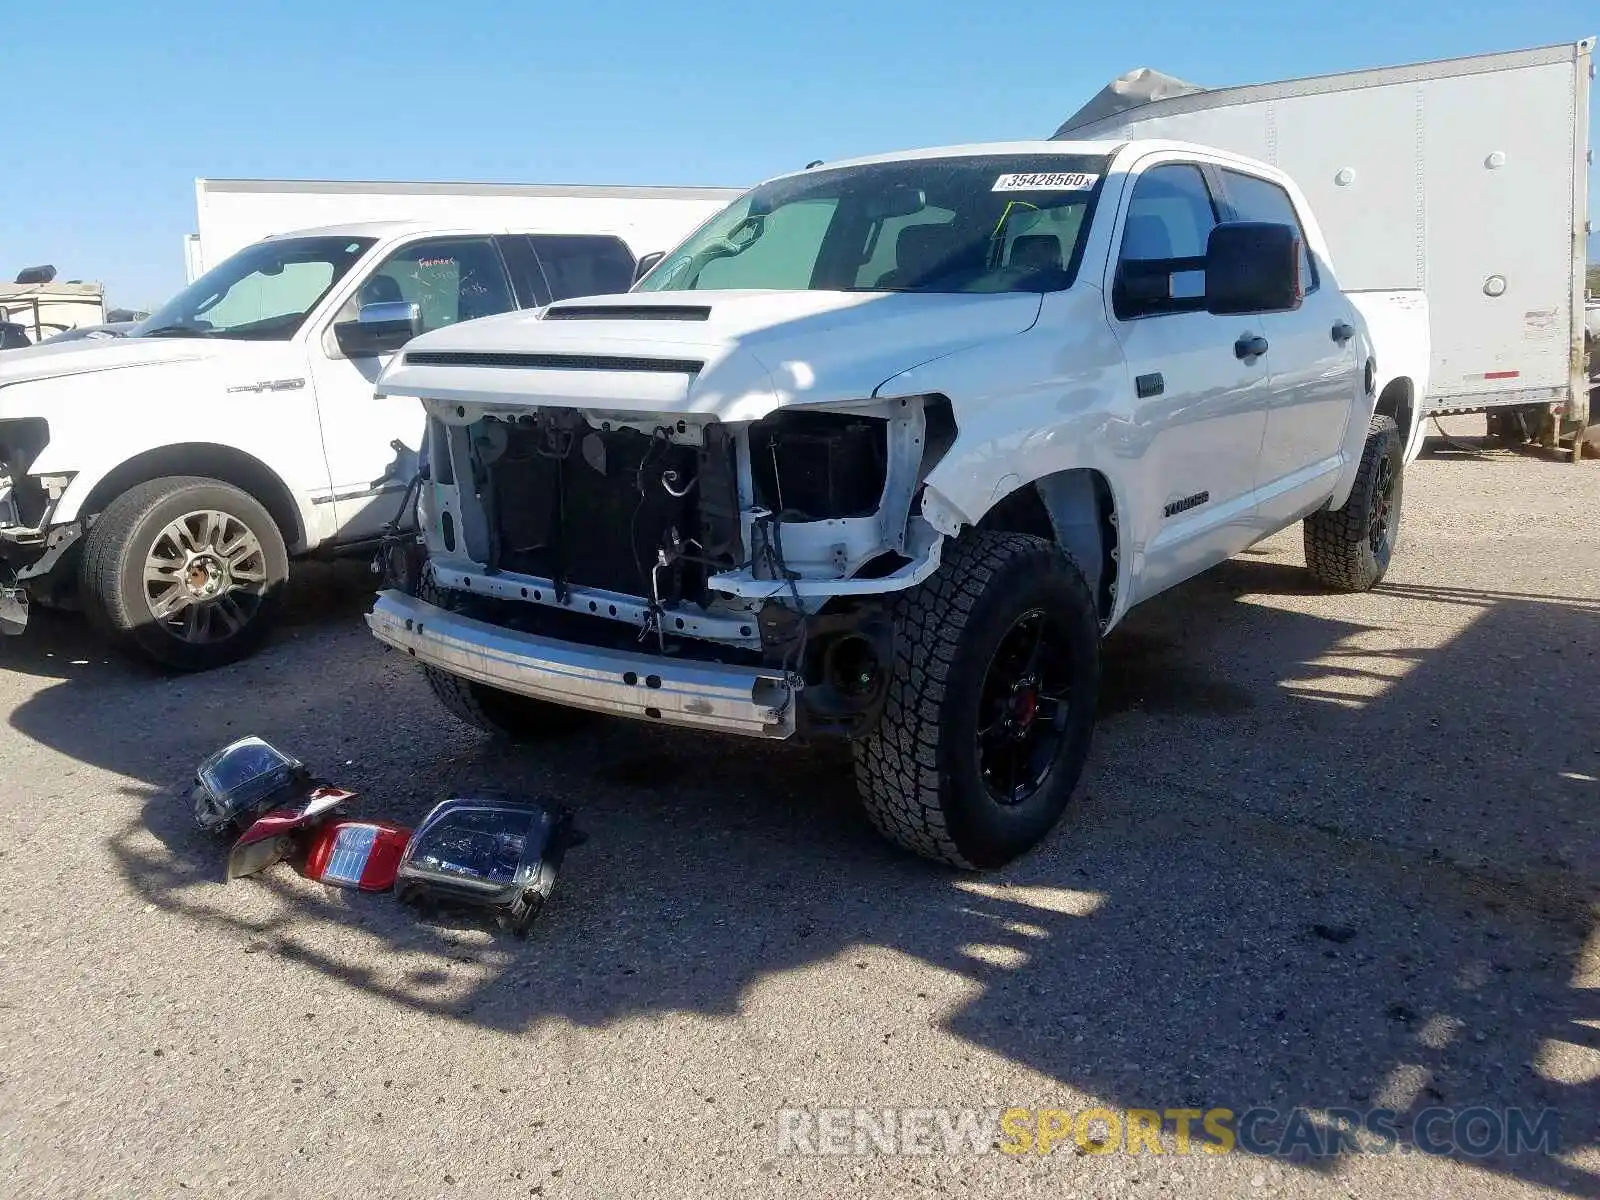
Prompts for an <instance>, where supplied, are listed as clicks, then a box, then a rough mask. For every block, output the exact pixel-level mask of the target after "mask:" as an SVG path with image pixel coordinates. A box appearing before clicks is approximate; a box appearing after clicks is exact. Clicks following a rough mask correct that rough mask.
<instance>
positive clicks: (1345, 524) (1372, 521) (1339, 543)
mask: <svg viewBox="0 0 1600 1200" xmlns="http://www.w3.org/2000/svg"><path fill="white" fill-rule="evenodd" d="M1404 454H1405V447H1404V445H1403V444H1402V443H1401V441H1400V429H1399V427H1398V426H1397V425H1396V424H1395V422H1394V418H1393V417H1387V416H1384V417H1373V418H1372V424H1371V425H1370V426H1369V428H1368V430H1367V442H1366V445H1365V446H1364V447H1363V448H1362V451H1361V466H1360V468H1359V469H1358V470H1357V472H1356V482H1355V486H1354V487H1352V488H1351V489H1350V498H1349V499H1348V500H1346V501H1345V504H1344V507H1343V508H1341V509H1338V510H1337V511H1329V510H1326V509H1324V510H1323V511H1321V512H1315V513H1312V514H1311V515H1310V516H1309V517H1307V518H1306V519H1305V525H1304V537H1305V549H1306V566H1307V567H1309V568H1310V570H1311V573H1312V574H1313V575H1315V576H1316V578H1317V582H1319V583H1321V584H1322V585H1323V586H1324V587H1326V588H1330V589H1332V590H1333V591H1336V592H1365V591H1368V590H1370V589H1371V588H1374V587H1376V586H1377V585H1378V583H1379V582H1380V581H1381V580H1382V579H1383V577H1384V575H1385V574H1387V573H1388V570H1389V562H1390V559H1391V558H1392V557H1393V556H1394V549H1395V546H1396V545H1397V544H1398V542H1399V537H1400V503H1401V499H1402V497H1403V494H1404V491H1405V473H1404V469H1405V464H1404V463H1403V462H1402V461H1401V460H1402V458H1403V457H1404Z"/></svg>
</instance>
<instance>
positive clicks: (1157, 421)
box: [1108, 156, 1268, 599]
mask: <svg viewBox="0 0 1600 1200" xmlns="http://www.w3.org/2000/svg"><path fill="white" fill-rule="evenodd" d="M1146 161H1147V162H1148V161H1150V160H1146ZM1135 170H1136V172H1137V173H1136V174H1135V176H1134V178H1133V180H1132V184H1131V191H1130V193H1129V199H1128V201H1127V203H1126V205H1125V208H1124V211H1123V213H1122V214H1121V225H1120V228H1119V229H1118V230H1117V231H1116V233H1115V234H1114V239H1115V241H1114V244H1116V245H1117V246H1118V252H1117V258H1116V263H1115V265H1114V267H1113V271H1112V278H1111V279H1110V280H1109V281H1108V292H1109V296H1110V303H1109V305H1108V307H1109V309H1110V314H1109V315H1110V317H1111V324H1112V328H1113V329H1114V330H1115V331H1116V335H1117V339H1118V341H1119V342H1120V343H1121V344H1122V349H1123V354H1124V357H1125V358H1126V360H1127V367H1128V374H1129V376H1130V380H1129V382H1130V386H1131V389H1132V392H1133V400H1132V402H1131V403H1132V406H1133V407H1132V412H1131V420H1130V422H1129V428H1128V431H1127V433H1126V434H1125V437H1126V439H1127V452H1128V453H1129V454H1130V455H1133V456H1136V457H1139V458H1140V459H1142V463H1141V465H1140V466H1139V467H1138V468H1137V470H1136V471H1134V472H1133V477H1134V478H1137V479H1139V480H1142V481H1143V482H1142V485H1141V491H1142V495H1141V496H1139V497H1138V498H1137V499H1136V500H1135V504H1136V507H1137V510H1138V511H1137V512H1136V514H1135V515H1136V517H1137V519H1138V522H1139V529H1138V533H1137V538H1138V541H1139V542H1140V543H1142V546H1143V550H1144V559H1143V564H1142V567H1140V568H1138V571H1139V582H1138V585H1137V594H1136V596H1135V599H1142V598H1144V597H1146V596H1150V595H1154V594H1155V593H1156V592H1159V591H1162V590H1163V589H1165V588H1167V587H1170V586H1171V585H1172V584H1174V583H1177V582H1179V581H1180V580H1182V579H1185V578H1187V577H1188V576H1190V575H1193V574H1195V573H1196V572H1197V571H1200V570H1203V569H1204V568H1206V567H1208V566H1210V565H1211V564H1213V563H1216V562H1220V561H1221V560H1222V559H1224V558H1226V557H1227V556H1228V555H1230V554H1232V553H1235V552H1236V551H1238V550H1240V549H1242V548H1243V547H1244V546H1247V545H1249V544H1250V542H1251V541H1253V540H1254V536H1255V535H1254V529H1255V525H1254V518H1255V494H1254V493H1255V481H1256V470H1257V458H1258V457H1259V455H1260V451H1261V439H1262V435H1263V433H1264V432H1265V429H1266V422H1267V403H1268V391H1267V366H1266V363H1265V362H1264V356H1255V355H1250V354H1247V353H1246V354H1242V353H1241V350H1242V349H1246V348H1248V346H1249V344H1250V343H1249V339H1250V338H1253V337H1257V336H1259V335H1260V334H1261V323H1260V321H1259V320H1258V319H1257V318H1255V317H1235V316H1228V317H1218V316H1212V315H1211V314H1210V313H1208V312H1206V311H1205V272H1204V259H1205V253H1206V243H1207V239H1208V238H1209V237H1210V234H1211V230H1212V229H1213V228H1215V226H1216V225H1217V223H1218V221H1219V220H1220V219H1221V214H1222V209H1221V207H1220V205H1219V204H1218V202H1217V198H1216V197H1215V196H1214V194H1213V189H1212V187H1211V184H1210V182H1209V180H1208V178H1207V172H1206V170H1205V169H1204V168H1203V167H1202V166H1201V165H1200V164H1199V163H1197V162H1194V161H1184V160H1180V161H1174V160H1172V159H1171V158H1170V157H1168V156H1164V157H1163V158H1162V159H1159V160H1157V161H1155V162H1154V164H1153V165H1150V166H1148V167H1144V166H1142V164H1141V165H1140V166H1139V167H1136V168H1135Z"/></svg>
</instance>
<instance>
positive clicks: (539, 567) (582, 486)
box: [489, 413, 740, 604]
mask: <svg viewBox="0 0 1600 1200" xmlns="http://www.w3.org/2000/svg"><path fill="white" fill-rule="evenodd" d="M505 431H506V438H505V444H504V449H503V450H501V451H500V452H499V453H498V454H497V455H496V456H495V457H494V458H493V460H492V461H491V462H490V464H489V485H490V486H489V494H490V497H491V507H492V511H493V521H494V533H495V538H496V542H497V546H496V555H495V558H496V562H497V564H498V565H499V566H500V567H501V568H502V569H504V570H508V571H516V572H519V573H522V574H527V575H536V576H540V577H543V578H547V579H551V580H554V581H556V582H557V583H558V584H561V583H570V584H578V585H582V586H586V587H598V588H605V589H607V590H609V591H614V592H620V593H623V594H624V595H629V596H639V597H644V598H658V599H660V600H661V602H662V603H663V604H672V603H676V602H679V601H681V600H685V599H688V600H695V601H701V600H703V599H704V596H705V580H706V577H707V576H708V575H709V574H714V573H715V572H716V571H720V570H725V569H728V568H731V567H733V566H735V565H737V563H738V561H739V558H740V551H739V545H740V538H739V524H738V496H737V492H736V491H734V490H733V489H734V480H735V476H734V465H733V454H732V447H731V444H730V443H729V441H728V440H727V438H726V437H725V436H723V434H722V432H721V430H720V428H719V427H713V429H712V431H711V432H710V433H708V436H707V439H706V445H705V446H704V447H696V446H684V445H678V444H675V443H673V442H671V441H670V440H668V439H667V437H666V436H665V434H664V433H658V434H656V435H654V436H651V435H647V434H643V433H640V432H638V431H637V430H632V429H618V430H600V429H593V428H590V427H589V425H588V423H587V422H585V421H584V420H583V419H582V418H581V417H580V416H578V415H577V414H569V413H552V414H544V413H541V414H538V415H537V416H535V417H534V418H532V419H531V420H529V419H524V420H521V421H518V422H516V423H514V424H511V423H507V424H506V425H505ZM492 440H493V441H494V442H496V443H498V441H499V438H498V437H495V438H493V439H492ZM663 556H664V557H665V559H666V564H665V565H660V564H661V559H662V558H663Z"/></svg>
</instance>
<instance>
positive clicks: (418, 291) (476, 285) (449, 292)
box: [339, 237, 517, 333]
mask: <svg viewBox="0 0 1600 1200" xmlns="http://www.w3.org/2000/svg"><path fill="white" fill-rule="evenodd" d="M393 301H404V302H406V303H409V304H415V305H418V306H419V307H420V308H421V309H422V329H423V332H425V333H426V332H428V331H429V330H433V329H442V328H444V327H445V326H446V325H456V324H459V323H460V322H462V321H471V320H474V319H476V318H478V317H492V316H494V315H495V314H496V313H503V312H510V311H511V310H512V309H514V308H516V306H517V305H516V301H515V300H514V299H512V296H511V283H510V281H509V280H508V279H507V278H506V269H505V266H504V264H503V263H502V262H501V261H500V252H499V251H498V250H497V249H495V246H494V242H493V241H491V240H490V239H489V238H486V237H482V238H477V237H473V238H432V239H429V240H428V241H424V242H413V243H412V244H411V245H409V246H402V247H401V248H400V249H398V250H396V251H395V252H394V253H393V254H391V255H390V256H389V257H388V258H387V259H386V260H385V261H384V264H383V265H382V266H381V267H379V268H378V269H377V270H376V271H375V272H373V274H372V275H370V276H369V277H368V278H367V280H366V282H365V283H363V284H362V285H361V288H360V290H359V292H358V293H357V294H356V296H355V297H354V298H353V299H352V300H351V301H350V303H349V304H347V305H346V306H345V312H343V313H341V314H340V315H339V319H340V320H353V319H354V318H355V316H356V312H357V310H358V309H359V307H360V306H361V305H363V304H382V303H386V302H393Z"/></svg>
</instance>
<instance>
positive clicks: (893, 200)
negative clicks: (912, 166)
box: [862, 183, 928, 221]
mask: <svg viewBox="0 0 1600 1200" xmlns="http://www.w3.org/2000/svg"><path fill="white" fill-rule="evenodd" d="M863 200H864V203H863V205H862V207H863V208H864V209H865V213H866V217H867V219H868V220H869V221H887V220H890V219H891V218H894V217H909V216H911V215H912V214H913V213H919V212H921V211H922V210H923V209H924V208H926V207H927V206H928V201H927V197H925V196H924V195H923V193H922V189H921V188H916V187H912V186H911V185H910V184H904V183H901V184H896V185H895V186H893V187H891V188H889V189H887V190H886V191H882V192H875V193H873V194H872V195H869V196H866V197H863Z"/></svg>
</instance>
